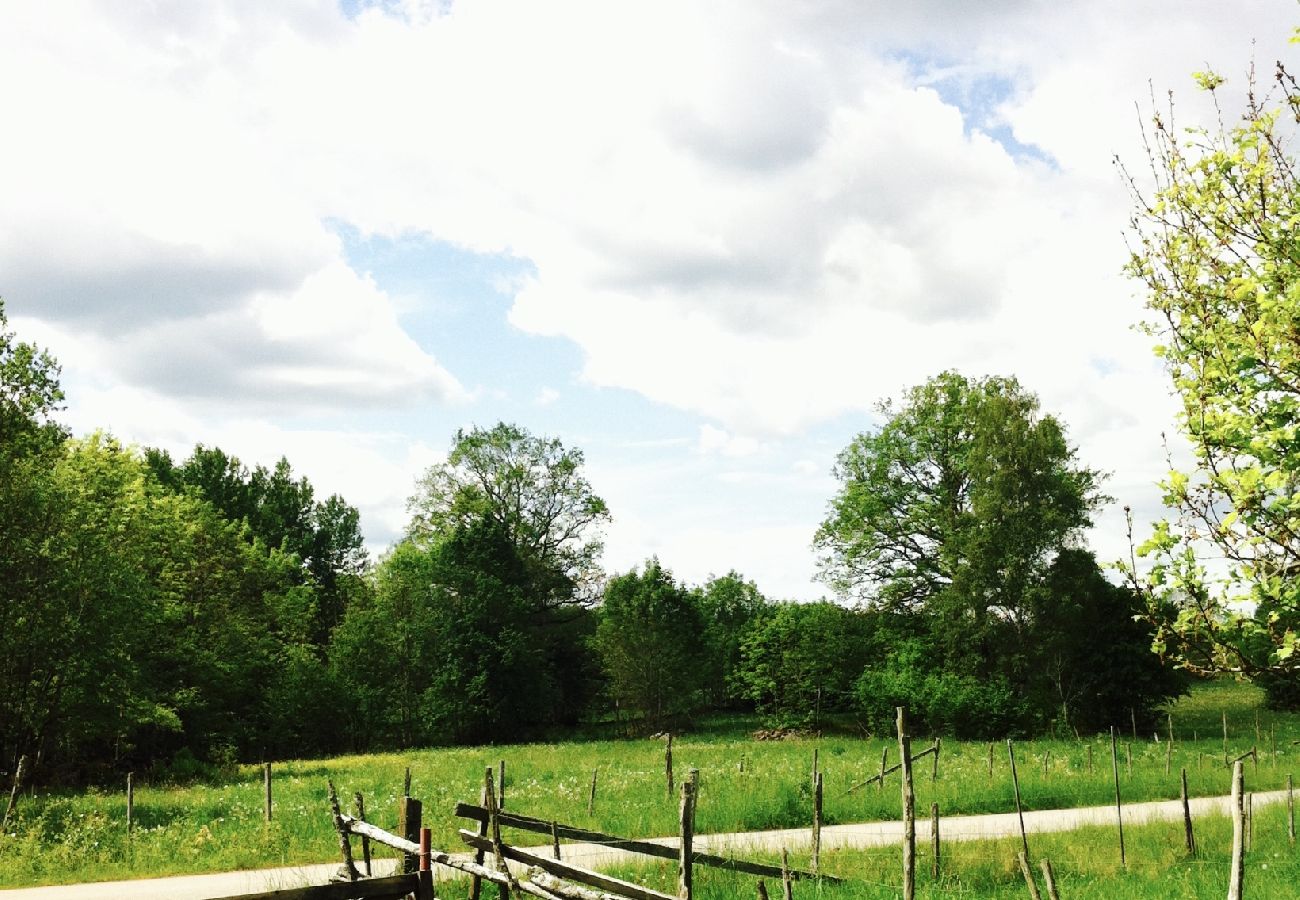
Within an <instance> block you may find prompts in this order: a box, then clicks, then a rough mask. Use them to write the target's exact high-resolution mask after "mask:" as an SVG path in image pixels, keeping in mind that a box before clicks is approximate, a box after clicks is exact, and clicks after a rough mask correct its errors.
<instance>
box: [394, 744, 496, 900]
mask: <svg viewBox="0 0 1300 900" xmlns="http://www.w3.org/2000/svg"><path fill="white" fill-rule="evenodd" d="M491 771H492V769H491V768H489V769H488V772H491ZM478 796H479V801H478V802H479V805H480V806H482V807H483V809H484V810H485V811H486V810H487V805H488V786H487V779H484V780H483V787H481V788H480V789H479V794H478ZM487 834H488V819H487V816H484V817H483V820H482V821H481V822H479V823H478V836H479V837H481V838H482V837H487ZM408 840H409V838H408ZM486 856H487V854H486V853H484V851H483V850H482V849H481V848H480V849H478V850H475V851H474V862H475V864H476V865H480V866H481V865H483V860H484V859H485V858H486ZM482 892H483V879H482V878H480V877H479V876H477V875H471V876H470V879H469V896H470V900H479V896H480V894H482Z"/></svg>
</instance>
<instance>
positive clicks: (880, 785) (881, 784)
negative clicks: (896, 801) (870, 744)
mask: <svg viewBox="0 0 1300 900" xmlns="http://www.w3.org/2000/svg"><path fill="white" fill-rule="evenodd" d="M888 764H889V745H888V744H886V745H885V747H884V749H883V750H881V751H880V780H879V781H877V782H876V790H878V791H880V790H884V788H885V767H886V766H887V765H888Z"/></svg>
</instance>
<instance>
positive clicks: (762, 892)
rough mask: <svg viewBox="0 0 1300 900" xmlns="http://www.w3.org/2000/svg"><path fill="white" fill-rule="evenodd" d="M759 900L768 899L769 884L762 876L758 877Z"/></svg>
mask: <svg viewBox="0 0 1300 900" xmlns="http://www.w3.org/2000/svg"><path fill="white" fill-rule="evenodd" d="M758 900H768V897H767V885H766V884H764V883H763V879H761V878H760V879H758Z"/></svg>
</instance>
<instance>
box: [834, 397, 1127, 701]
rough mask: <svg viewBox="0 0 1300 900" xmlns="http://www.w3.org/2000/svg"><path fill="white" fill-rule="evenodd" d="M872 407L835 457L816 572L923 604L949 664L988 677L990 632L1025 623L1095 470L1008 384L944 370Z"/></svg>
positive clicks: (871, 596)
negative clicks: (876, 417) (873, 417)
mask: <svg viewBox="0 0 1300 900" xmlns="http://www.w3.org/2000/svg"><path fill="white" fill-rule="evenodd" d="M880 411H881V413H882V414H883V415H884V416H885V417H886V421H885V423H884V424H883V425H882V426H881V427H880V428H878V429H877V430H876V431H874V432H868V433H864V434H861V435H859V436H858V437H857V438H855V439H854V440H853V442H852V443H851V444H850V445H849V446H848V448H847V449H846V450H844V452H843V453H841V454H840V456H839V461H838V463H837V465H836V469H835V474H836V477H837V478H839V479H840V481H841V483H842V487H841V489H840V491H839V493H838V494H837V495H836V497H835V498H834V499H833V500H832V501H831V504H830V515H829V516H828V517H827V519H826V521H825V522H824V523H823V524H822V526H821V528H820V529H819V530H818V532H817V535H816V538H815V546H816V547H817V549H818V551H819V552H820V554H821V558H820V563H821V571H822V577H823V579H824V580H825V581H826V582H827V583H828V584H830V585H831V586H833V587H834V588H835V589H836V590H837V591H839V592H840V593H841V594H842V595H848V596H857V597H860V598H862V599H865V600H867V601H868V602H869V603H871V604H875V605H880V606H883V607H886V608H892V609H900V610H901V609H918V610H924V611H925V612H926V613H927V615H929V616H931V617H933V618H934V619H935V620H936V623H937V624H936V633H937V634H939V635H941V636H943V637H944V640H945V643H946V646H945V647H944V648H943V649H944V650H946V651H947V653H948V656H949V658H950V659H951V660H952V661H953V664H954V665H961V664H965V665H967V667H968V669H969V674H973V675H987V674H990V673H991V672H993V671H994V670H995V669H996V668H997V665H996V663H997V658H998V656H999V655H1000V652H1001V651H1002V650H1003V649H1005V648H1002V647H999V646H998V644H999V635H1000V634H1001V633H1003V632H1004V631H1005V630H1006V629H1007V628H1008V627H1010V628H1012V629H1018V630H1021V631H1023V629H1024V628H1025V627H1026V626H1027V625H1028V607H1027V600H1028V597H1029V595H1030V592H1031V590H1032V589H1033V588H1034V587H1035V586H1036V585H1038V584H1040V583H1041V581H1042V579H1043V576H1044V574H1045V572H1046V570H1047V567H1048V565H1049V564H1050V563H1051V560H1052V558H1053V557H1054V555H1055V554H1056V553H1057V552H1058V551H1059V550H1060V549H1061V548H1062V547H1064V546H1066V544H1067V542H1068V541H1070V540H1071V539H1072V538H1073V537H1074V536H1075V535H1076V534H1078V533H1079V531H1080V530H1081V529H1082V528H1084V527H1085V526H1086V525H1087V524H1088V522H1089V515H1090V513H1091V511H1092V510H1093V509H1094V508H1095V507H1096V505H1097V504H1098V503H1099V502H1100V501H1101V499H1102V496H1101V494H1100V492H1099V490H1098V484H1099V482H1100V479H1101V476H1100V475H1099V474H1098V473H1097V472H1096V471H1095V470H1092V469H1089V468H1086V467H1084V466H1081V465H1079V463H1078V462H1077V460H1076V458H1075V451H1074V449H1073V448H1072V447H1070V445H1069V444H1068V443H1067V441H1066V438H1065V429H1064V428H1063V427H1062V425H1061V424H1060V423H1059V422H1058V421H1057V420H1056V419H1055V418H1054V417H1053V416H1050V415H1042V414H1041V413H1040V412H1039V406H1038V398H1037V397H1035V396H1034V395H1033V394H1031V393H1029V392H1028V391H1026V390H1024V388H1022V387H1021V386H1020V384H1019V383H1018V382H1017V381H1016V380H1015V379H1014V378H994V377H989V378H983V379H979V380H968V379H967V378H965V377H963V376H961V375H959V374H957V373H956V372H944V373H943V374H941V375H939V376H937V377H935V378H932V379H931V380H930V381H928V382H926V383H925V384H923V385H921V386H920V387H917V388H914V389H912V390H911V391H909V392H908V394H907V395H906V397H905V399H904V401H903V402H902V404H900V405H899V406H897V407H896V406H894V405H892V404H891V403H889V402H886V403H884V404H883V405H882V406H881V407H880ZM972 650H973V651H974V652H972Z"/></svg>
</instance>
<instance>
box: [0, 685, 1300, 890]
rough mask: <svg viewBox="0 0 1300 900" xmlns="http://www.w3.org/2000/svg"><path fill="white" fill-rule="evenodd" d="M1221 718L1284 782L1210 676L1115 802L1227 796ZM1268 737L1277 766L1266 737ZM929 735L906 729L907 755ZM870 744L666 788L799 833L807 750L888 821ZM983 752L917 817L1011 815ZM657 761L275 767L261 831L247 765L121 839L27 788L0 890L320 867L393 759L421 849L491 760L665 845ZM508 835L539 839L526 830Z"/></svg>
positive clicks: (1247, 714)
mask: <svg viewBox="0 0 1300 900" xmlns="http://www.w3.org/2000/svg"><path fill="white" fill-rule="evenodd" d="M1224 711H1226V712H1227V713H1228V718H1229V752H1230V754H1231V755H1234V756H1235V755H1237V754H1238V753H1241V752H1243V751H1245V750H1248V749H1249V748H1250V747H1251V746H1252V745H1254V744H1255V743H1256V732H1255V722H1256V716H1257V715H1258V717H1259V726H1260V738H1261V742H1260V743H1261V755H1260V761H1259V764H1258V767H1257V768H1256V767H1255V766H1252V765H1250V764H1247V766H1246V775H1247V782H1248V787H1249V789H1252V790H1268V789H1272V788H1276V787H1281V786H1283V784H1284V783H1285V778H1286V773H1288V772H1293V771H1295V770H1296V769H1297V768H1300V766H1297V763H1296V754H1297V750H1300V747H1298V746H1295V745H1292V743H1291V742H1292V741H1294V740H1300V716H1295V715H1284V714H1273V713H1271V712H1269V711H1267V710H1261V709H1260V697H1259V692H1258V691H1257V690H1256V689H1254V688H1252V687H1250V686H1248V685H1237V684H1232V683H1226V682H1219V683H1214V684H1208V685H1202V686H1199V687H1198V689H1197V690H1196V691H1194V692H1193V694H1192V695H1191V696H1189V697H1187V698H1184V699H1183V700H1182V701H1181V702H1180V703H1179V704H1177V705H1176V706H1175V708H1174V709H1173V716H1174V725H1175V730H1176V734H1175V737H1176V742H1175V745H1174V750H1173V753H1172V757H1171V773H1170V774H1169V775H1165V752H1166V743H1165V740H1164V738H1165V735H1164V734H1163V733H1162V734H1161V742H1159V743H1156V742H1153V741H1152V736H1151V735H1145V736H1139V740H1137V741H1136V742H1134V741H1133V740H1132V735H1131V734H1130V735H1127V736H1122V737H1121V745H1120V771H1121V789H1122V792H1123V795H1124V799H1125V801H1126V802H1137V801H1141V800H1152V799H1168V798H1173V797H1176V796H1177V795H1178V770H1179V768H1180V767H1186V768H1187V770H1188V781H1189V784H1190V788H1191V792H1192V794H1193V795H1196V796H1201V795H1214V794H1223V793H1226V792H1227V790H1228V776H1227V772H1226V770H1225V769H1224V767H1223V739H1222V726H1221V718H1220V716H1221V714H1222V712H1224ZM1274 728H1275V729H1276V741H1277V750H1278V754H1277V758H1276V761H1275V760H1274V758H1273V756H1272V754H1271V752H1270V751H1271V746H1270V741H1269V735H1270V731H1271V729H1274ZM1193 731H1195V734H1196V740H1195V741H1193V740H1192V733H1193ZM928 742H929V741H928V738H926V737H924V736H918V737H917V738H916V739H915V740H914V751H915V750H919V749H920V748H922V747H924V746H927V745H928ZM1128 743H1131V744H1132V752H1133V771H1132V774H1131V775H1130V774H1128V772H1127V767H1126V762H1125V749H1126V748H1125V744H1128ZM886 745H889V746H890V760H891V762H893V761H894V760H896V757H897V750H896V747H895V746H894V742H893V741H886V740H884V739H880V738H875V739H865V740H864V739H860V738H855V737H847V736H835V737H823V738H821V739H811V738H809V739H805V740H794V741H779V742H757V741H753V740H749V739H748V738H747V737H746V736H745V732H744V731H743V730H742V729H739V728H738V727H737V725H736V722H735V721H734V720H729V721H727V722H723V723H719V727H718V728H715V729H711V730H701V731H700V732H699V733H695V734H689V735H683V736H681V737H679V738H677V739H676V740H674V744H673V756H674V762H675V764H676V770H677V777H678V779H679V780H680V779H681V778H682V777H684V776H685V774H686V771H687V769H688V768H690V767H697V768H699V769H700V772H701V779H702V787H701V797H700V802H699V806H698V812H697V830H698V831H699V832H701V833H706V832H714V831H748V830H758V829H766V828H782V827H799V826H803V825H806V824H807V823H808V822H809V821H810V819H811V791H810V778H809V773H810V769H811V763H812V754H813V750H814V748H816V749H818V751H819V758H820V767H821V770H822V772H823V773H824V779H825V785H826V789H825V820H826V822H827V823H828V824H834V823H844V822H857V821H869V820H875V819H890V818H895V817H896V816H897V815H898V781H897V776H891V777H890V779H889V781H888V783H887V785H886V787H885V789H884V790H877V789H876V788H875V787H867V788H864V789H862V790H859V791H858V792H856V793H854V794H852V795H849V794H846V793H845V792H846V789H847V788H848V787H849V786H850V785H852V784H855V783H857V782H859V781H862V780H864V779H866V778H867V777H869V776H870V775H871V774H872V773H873V772H875V771H877V770H878V768H879V765H880V756H881V749H882V747H884V746H886ZM988 746H989V745H987V744H984V743H959V742H956V741H945V742H944V744H943V752H942V755H941V758H940V768H939V778H938V780H937V781H934V782H931V780H930V772H931V768H930V761H929V760H928V759H926V760H924V761H922V762H920V763H919V764H918V766H917V808H918V809H921V810H928V809H929V807H930V803H931V802H932V801H934V802H938V803H939V806H940V809H941V810H942V811H943V813H944V814H945V815H948V814H958V813H982V812H1006V811H1009V810H1011V809H1012V808H1013V805H1012V788H1011V781H1010V773H1009V766H1008V761H1007V749H1006V745H1005V743H999V744H996V745H994V747H993V759H994V771H993V775H992V776H991V777H990V775H989V773H988ZM1089 747H1091V749H1092V759H1093V767H1092V771H1091V772H1090V771H1089V770H1088V767H1087V754H1088V748H1089ZM663 751H664V747H663V742H662V741H654V740H622V741H611V740H601V741H584V742H567V743H563V742H562V743H551V744H526V745H511V746H504V747H475V748H452V749H439V750H424V751H412V752H407V753H400V754H375V755H366V756H344V757H337V758H333V759H329V760H306V761H301V760H300V761H284V762H277V763H276V764H275V767H274V773H275V777H274V783H273V787H274V793H275V815H274V820H273V821H272V822H271V823H270V824H266V823H264V822H263V821H262V795H261V791H262V786H261V770H260V767H257V766H246V767H241V768H240V769H239V770H238V771H237V772H236V773H234V775H233V776H232V777H230V778H226V779H222V780H217V781H213V782H211V783H201V784H193V785H189V786H184V787H175V786H166V785H158V786H149V785H137V787H136V792H135V817H136V829H135V831H134V834H133V835H132V838H131V840H130V841H128V840H127V835H126V829H125V797H124V795H123V793H122V792H121V790H113V791H110V790H106V789H98V790H90V791H82V792H77V793H70V792H68V793H64V792H52V793H48V794H46V793H38V794H37V795H36V796H34V797H31V796H24V797H23V798H22V800H21V802H20V804H19V808H18V816H17V819H16V821H13V822H11V823H10V825H9V827H8V828H7V829H6V831H5V833H4V834H3V835H0V887H16V886H19V885H30V884H47V883H64V882H76V881H94V880H107V879H118V878H131V877H145V876H154V875H167V874H179V873H185V872H205V871H226V870H234V869H242V868H257V867H268V866H279V865H297V864H301V863H308V862H322V861H329V860H331V859H334V858H335V855H336V853H337V844H336V839H335V838H334V835H333V832H332V830H331V825H330V819H329V815H328V809H327V806H326V803H325V780H326V778H332V779H333V780H334V783H335V784H336V785H337V786H338V788H339V790H340V792H341V793H342V794H343V796H344V798H345V806H350V805H351V800H350V798H351V796H352V794H353V793H354V792H356V791H360V792H362V793H363V794H364V795H365V799H366V808H367V812H368V814H369V815H368V818H370V819H371V821H374V822H376V823H377V824H379V825H380V826H382V827H389V828H391V827H393V826H394V824H395V820H396V809H397V800H398V795H399V794H400V793H401V785H402V779H403V772H404V769H405V767H406V766H408V765H409V766H410V767H411V771H412V794H413V795H414V796H416V797H418V798H419V799H421V800H422V801H423V802H424V808H425V824H427V825H429V826H430V827H432V828H433V829H434V844H435V846H439V847H442V848H446V849H458V848H459V841H458V840H457V838H456V836H455V830H456V829H457V828H458V827H462V826H463V825H464V823H463V822H458V821H456V820H454V819H453V818H452V817H451V810H452V807H453V806H454V804H455V803H456V802H457V801H459V800H474V799H476V798H477V796H478V791H479V785H480V783H481V780H482V777H483V769H484V767H485V766H487V765H493V764H495V763H496V762H497V761H498V760H499V759H505V760H506V765H507V796H506V802H507V806H508V807H509V808H511V809H514V810H518V811H520V812H524V813H527V814H530V815H536V816H540V817H543V818H548V819H552V818H553V819H557V820H559V821H562V822H569V823H572V824H576V825H580V826H583V827H589V828H594V829H597V830H602V831H606V832H610V833H615V834H622V835H627V836H653V835H664V834H673V833H675V831H676V827H677V825H676V819H677V801H676V799H675V798H671V799H670V798H669V797H668V795H667V791H666V788H665V783H664V771H663ZM1049 754H1050V756H1049ZM742 758H743V759H744V762H745V765H744V771H743V772H742V771H740V766H739V764H740V761H741V759H742ZM1016 758H1017V766H1018V769H1019V774H1020V781H1021V794H1022V798H1023V802H1024V805H1025V807H1026V808H1027V809H1048V808H1056V807H1070V806H1088V805H1102V804H1108V803H1112V802H1113V799H1114V795H1113V790H1114V788H1113V785H1112V781H1111V768H1110V743H1109V738H1108V737H1101V736H1096V737H1091V738H1088V739H1086V740H1084V741H1076V740H1039V741H1026V742H1023V743H1017V744H1016ZM1045 762H1046V764H1047V766H1046V772H1044V763H1045ZM593 769H595V770H598V777H597V788H596V790H597V796H596V807H595V813H594V815H590V816H589V815H588V814H587V796H588V792H589V790H590V783H591V774H592V771H593ZM1298 774H1300V773H1298ZM507 839H508V840H510V839H513V840H517V841H518V842H519V843H537V842H540V840H539V838H538V836H524V835H519V836H516V837H513V838H512V837H509V836H508V838H507ZM990 896H995V895H990ZM1072 896H1073V895H1072Z"/></svg>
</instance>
